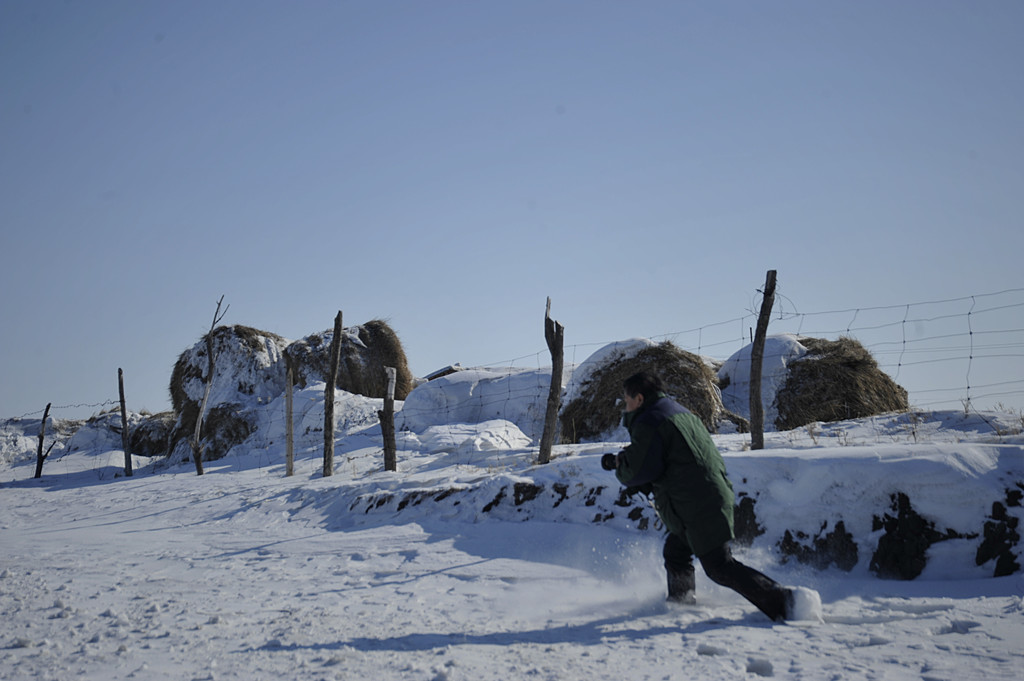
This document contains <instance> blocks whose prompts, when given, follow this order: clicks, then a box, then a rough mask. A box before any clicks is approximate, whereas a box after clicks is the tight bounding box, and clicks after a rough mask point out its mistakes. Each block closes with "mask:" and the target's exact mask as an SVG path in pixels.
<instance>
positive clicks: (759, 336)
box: [750, 270, 775, 449]
mask: <svg viewBox="0 0 1024 681" xmlns="http://www.w3.org/2000/svg"><path fill="white" fill-rule="evenodd" d="M774 303H775V270H768V277H767V279H765V282H764V298H763V299H762V300H761V313H760V314H759V315H758V316H757V331H756V332H755V333H754V344H753V346H752V347H751V348H750V448H751V449H764V405H763V404H762V403H761V367H762V366H763V364H764V338H765V334H766V333H767V332H768V320H769V318H770V317H771V314H772V305H773V304H774Z"/></svg>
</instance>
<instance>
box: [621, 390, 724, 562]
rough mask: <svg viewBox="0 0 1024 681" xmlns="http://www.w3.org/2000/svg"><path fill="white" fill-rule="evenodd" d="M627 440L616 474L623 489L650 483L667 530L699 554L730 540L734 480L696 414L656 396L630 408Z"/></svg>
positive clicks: (663, 396)
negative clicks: (640, 405) (628, 438)
mask: <svg viewBox="0 0 1024 681" xmlns="http://www.w3.org/2000/svg"><path fill="white" fill-rule="evenodd" d="M623 423H624V424H625V426H626V428H627V429H628V430H629V437H630V444H629V446H628V447H626V449H624V450H623V451H622V453H621V454H620V455H619V457H618V467H617V469H616V471H615V476H616V477H617V478H618V479H619V482H621V483H622V484H623V485H625V486H626V487H640V486H643V485H646V484H650V485H651V487H652V488H653V490H654V508H655V510H656V511H657V512H658V515H659V516H660V517H661V519H662V521H663V522H664V523H665V527H666V528H667V529H668V531H669V532H671V533H673V534H676V535H679V536H680V537H682V538H684V539H685V540H686V542H687V543H688V544H689V545H690V548H691V549H692V550H693V552H694V554H695V555H697V556H698V557H699V556H702V555H704V554H706V553H708V552H709V551H712V550H714V549H716V548H718V547H719V546H722V545H723V544H725V543H726V542H728V541H730V540H731V539H732V538H733V536H734V535H733V531H734V530H733V502H734V495H733V490H732V484H731V483H730V482H729V478H728V476H727V475H726V472H725V461H723V460H722V455H721V454H720V453H719V451H718V448H717V447H715V443H714V442H713V441H712V440H711V436H710V435H709V434H708V431H707V429H706V428H705V427H704V424H703V423H702V422H701V420H700V419H699V418H697V416H696V415H694V414H693V413H692V412H690V411H689V410H687V409H686V408H684V407H682V406H681V405H679V404H678V403H677V402H675V401H673V400H672V399H670V398H668V397H667V396H665V395H664V394H663V393H661V394H659V396H658V399H657V400H654V401H653V402H652V403H651V404H645V405H643V406H642V407H640V408H639V409H637V410H636V411H633V412H628V413H626V414H625V416H624V417H623Z"/></svg>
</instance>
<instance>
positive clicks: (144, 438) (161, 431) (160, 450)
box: [128, 411, 177, 456]
mask: <svg viewBox="0 0 1024 681" xmlns="http://www.w3.org/2000/svg"><path fill="white" fill-rule="evenodd" d="M176 421H177V415H176V414H175V413H174V412H172V411H165V412H161V413H159V414H153V415H152V416H147V417H146V418H144V419H143V420H142V421H141V422H140V423H139V424H138V425H136V426H135V427H133V428H131V429H130V431H131V432H130V434H129V437H128V447H129V448H130V449H131V450H132V454H135V455H137V456H163V455H164V454H166V453H167V452H168V450H169V447H168V443H169V439H168V438H169V437H170V435H171V433H172V432H173V430H174V424H175V422H176Z"/></svg>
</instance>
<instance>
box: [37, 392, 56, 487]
mask: <svg viewBox="0 0 1024 681" xmlns="http://www.w3.org/2000/svg"><path fill="white" fill-rule="evenodd" d="M51 404H52V402H47V403H46V411H44V412H43V421H42V423H40V424H39V447H38V448H37V449H36V475H35V477H37V478H41V477H43V462H44V461H46V457H48V456H49V455H50V449H53V444H51V445H50V449H47V450H46V453H45V454H43V438H44V437H46V419H47V418H48V417H49V416H50V405H51Z"/></svg>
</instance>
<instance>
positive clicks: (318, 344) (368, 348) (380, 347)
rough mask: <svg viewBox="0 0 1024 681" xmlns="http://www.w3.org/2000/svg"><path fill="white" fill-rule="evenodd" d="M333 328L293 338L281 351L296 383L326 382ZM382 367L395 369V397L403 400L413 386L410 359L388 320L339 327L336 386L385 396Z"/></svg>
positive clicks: (385, 381) (329, 365)
mask: <svg viewBox="0 0 1024 681" xmlns="http://www.w3.org/2000/svg"><path fill="white" fill-rule="evenodd" d="M333 338H334V330H333V329H331V330H328V331H324V332H323V333H315V334H313V335H311V336H307V337H305V338H303V339H302V340H298V341H295V342H294V343H292V344H291V345H289V346H288V347H287V348H285V351H284V354H285V356H286V357H287V360H288V362H289V364H290V366H291V367H292V371H293V372H294V376H295V385H296V386H298V387H300V388H303V387H305V386H306V385H308V384H310V383H316V382H318V381H324V382H326V381H327V377H328V376H329V374H330V372H331V343H332V340H333ZM385 367H394V368H395V369H396V373H397V376H396V381H395V399H396V400H404V399H405V398H406V396H407V395H408V394H409V392H410V391H411V390H412V389H413V378H412V373H411V372H410V371H409V361H408V359H406V356H405V350H404V349H403V348H402V343H401V341H400V340H399V339H398V335H397V334H396V333H395V332H394V330H393V329H392V328H391V327H390V326H389V325H388V323H387V322H384V321H381V320H379V319H375V320H372V321H369V322H366V323H365V324H361V325H359V326H353V327H348V328H345V329H342V339H341V358H340V361H339V363H338V375H337V376H336V377H335V386H336V387H337V388H338V389H340V390H345V391H347V392H350V393H354V394H357V395H363V396H365V397H378V398H383V397H387V389H388V377H387V373H386V372H385V371H384V369H385Z"/></svg>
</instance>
